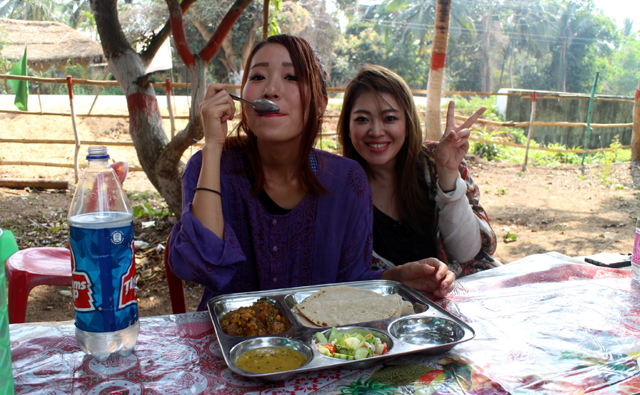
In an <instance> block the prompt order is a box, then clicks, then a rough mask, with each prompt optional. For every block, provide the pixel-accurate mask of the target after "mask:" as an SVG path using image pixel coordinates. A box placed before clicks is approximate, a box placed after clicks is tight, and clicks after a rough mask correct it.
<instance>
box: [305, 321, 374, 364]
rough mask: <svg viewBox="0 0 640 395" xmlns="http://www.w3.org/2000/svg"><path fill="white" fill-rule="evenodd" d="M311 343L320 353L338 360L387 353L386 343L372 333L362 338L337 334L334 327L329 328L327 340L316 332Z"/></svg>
mask: <svg viewBox="0 0 640 395" xmlns="http://www.w3.org/2000/svg"><path fill="white" fill-rule="evenodd" d="M313 343H314V345H315V347H316V350H318V351H319V352H320V353H322V354H324V355H326V356H328V357H333V358H339V359H347V360H355V359H363V358H367V357H374V356H376V355H383V354H386V353H387V343H384V342H383V341H382V340H380V338H379V337H376V336H374V335H373V334H372V333H367V334H366V335H364V336H363V335H361V334H359V333H353V334H351V333H338V331H337V330H336V328H335V327H333V328H331V332H330V333H329V338H328V339H327V337H326V336H325V335H324V334H323V333H322V332H316V335H315V339H314V342H313Z"/></svg>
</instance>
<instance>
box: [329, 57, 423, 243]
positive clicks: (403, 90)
mask: <svg viewBox="0 0 640 395" xmlns="http://www.w3.org/2000/svg"><path fill="white" fill-rule="evenodd" d="M365 92H373V93H376V94H380V93H387V94H389V95H391V96H392V97H393V98H394V99H395V100H396V101H397V102H398V104H399V105H400V107H402V108H403V110H404V115H405V119H406V138H405V140H404V144H403V145H402V147H401V148H400V151H399V152H398V155H397V156H396V177H397V181H398V184H397V185H398V188H399V189H398V190H397V191H396V193H397V194H398V196H399V199H398V200H397V202H398V207H397V209H398V212H399V213H400V215H401V217H402V220H403V221H405V222H407V223H408V224H409V225H410V226H411V227H412V228H413V229H414V230H416V231H418V232H424V231H425V230H427V229H429V227H430V226H431V224H427V223H426V220H427V219H428V218H433V211H434V206H433V204H427V199H428V195H427V193H426V187H425V186H426V181H425V177H424V173H423V171H424V170H423V168H422V165H421V163H422V162H423V160H422V158H423V155H424V152H423V150H422V130H421V127H420V116H419V114H418V109H417V108H416V105H415V102H414V101H413V94H412V93H411V89H410V88H409V86H408V85H407V83H406V82H405V81H404V80H403V79H402V77H400V76H399V75H398V74H396V73H394V72H393V71H391V70H389V69H387V68H384V67H382V66H376V65H366V66H364V67H362V68H361V69H360V71H359V72H358V75H357V76H356V77H355V78H354V79H353V80H351V82H350V83H349V85H348V86H347V89H346V91H345V94H344V101H343V104H342V112H341V113H340V119H339V120H338V135H339V138H340V143H341V145H342V153H343V155H344V156H345V157H347V158H350V159H354V160H356V161H358V162H359V163H360V165H362V167H363V168H364V169H365V171H366V172H367V174H369V173H370V172H369V164H368V163H367V161H366V160H365V159H364V158H363V157H362V156H360V154H359V153H358V151H356V149H355V147H354V145H353V142H352V141H351V137H350V132H351V130H350V126H349V123H350V122H349V121H350V118H351V112H352V111H353V106H354V105H355V102H356V100H357V99H358V97H360V95H362V94H363V93H365Z"/></svg>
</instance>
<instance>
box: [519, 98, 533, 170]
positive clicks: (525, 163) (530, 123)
mask: <svg viewBox="0 0 640 395" xmlns="http://www.w3.org/2000/svg"><path fill="white" fill-rule="evenodd" d="M535 121H536V91H533V93H532V94H531V119H530V120H529V131H528V132H527V148H526V149H525V151H524V164H523V165H522V171H523V172H525V171H527V160H528V159H529V144H530V143H531V135H532V134H533V127H534V125H535Z"/></svg>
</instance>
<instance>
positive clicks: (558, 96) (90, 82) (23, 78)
mask: <svg viewBox="0 0 640 395" xmlns="http://www.w3.org/2000/svg"><path fill="white" fill-rule="evenodd" d="M0 79H2V80H18V81H30V82H42V83H47V84H64V83H66V79H65V78H40V77H29V76H20V75H9V74H0ZM73 83H74V84H76V85H96V86H120V85H119V84H118V81H100V80H88V79H82V78H76V79H74V80H73ZM151 85H152V86H154V84H153V83H151ZM172 86H173V88H178V89H182V88H189V89H191V84H189V83H186V82H174V83H172ZM225 88H226V89H231V90H233V89H239V88H240V85H231V84H225ZM327 91H328V92H344V91H345V88H333V87H327ZM411 92H412V93H413V94H414V95H426V94H427V90H426V89H411ZM442 94H443V95H448V96H520V97H522V98H529V97H531V93H529V92H500V93H498V92H477V91H442ZM542 99H553V100H557V99H576V100H589V97H585V96H584V95H582V96H578V95H576V94H568V93H553V92H549V93H544V94H540V93H539V92H538V94H537V100H542ZM594 100H600V101H617V102H623V103H634V102H635V100H634V99H633V97H630V98H629V99H625V98H623V97H619V98H618V97H602V96H597V95H596V97H595V98H594Z"/></svg>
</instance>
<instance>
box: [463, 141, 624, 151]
mask: <svg viewBox="0 0 640 395" xmlns="http://www.w3.org/2000/svg"><path fill="white" fill-rule="evenodd" d="M469 141H476V142H478V143H485V144H495V145H506V146H508V147H516V148H526V147H525V146H524V145H522V144H517V143H512V142H510V141H495V140H485V139H479V138H475V137H469ZM629 148H631V146H630V145H623V146H620V147H616V148H612V147H609V148H597V149H575V150H565V149H557V148H547V147H530V148H529V149H532V150H537V151H546V152H559V153H565V154H582V153H587V154H592V153H596V152H604V151H615V150H618V149H629Z"/></svg>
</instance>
